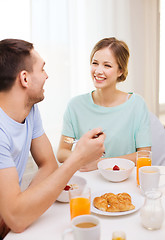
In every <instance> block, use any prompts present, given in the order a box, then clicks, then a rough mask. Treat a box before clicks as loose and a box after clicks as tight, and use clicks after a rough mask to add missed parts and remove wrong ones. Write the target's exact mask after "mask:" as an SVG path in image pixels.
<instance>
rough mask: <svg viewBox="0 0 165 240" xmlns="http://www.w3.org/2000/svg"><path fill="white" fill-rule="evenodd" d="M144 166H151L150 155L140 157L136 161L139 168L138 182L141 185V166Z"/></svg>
mask: <svg viewBox="0 0 165 240" xmlns="http://www.w3.org/2000/svg"><path fill="white" fill-rule="evenodd" d="M143 166H151V158H149V157H139V158H138V159H137V162H136V169H137V175H136V176H137V184H138V185H139V168H140V167H143Z"/></svg>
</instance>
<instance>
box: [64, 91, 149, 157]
mask: <svg viewBox="0 0 165 240" xmlns="http://www.w3.org/2000/svg"><path fill="white" fill-rule="evenodd" d="M96 127H101V128H102V130H104V132H105V134H106V139H105V143H104V145H105V153H106V154H105V157H117V156H122V155H125V154H130V153H133V152H136V148H140V147H149V146H151V132H150V118H149V112H148V109H147V107H146V104H145V102H144V100H143V98H142V97H141V96H139V95H137V94H132V96H131V97H130V98H129V99H128V100H127V101H126V102H124V103H123V104H120V105H118V106H115V107H103V106H99V105H96V104H95V103H94V102H93V98H92V94H91V93H88V94H83V95H80V96H77V97H74V98H73V99H71V101H70V102H69V104H68V106H67V109H66V111H65V114H64V118H63V130H62V135H64V136H69V137H72V138H75V139H79V138H80V137H81V136H82V135H83V134H84V133H86V132H87V131H89V130H90V129H93V128H96Z"/></svg>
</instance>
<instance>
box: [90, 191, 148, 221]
mask: <svg viewBox="0 0 165 240" xmlns="http://www.w3.org/2000/svg"><path fill="white" fill-rule="evenodd" d="M109 192H112V193H115V194H117V193H122V192H123V191H109V190H108V191H105V190H102V191H99V192H95V193H92V195H91V212H93V213H96V214H99V215H106V216H122V215H127V214H131V213H134V212H136V211H137V210H139V209H140V208H141V207H142V205H143V203H144V198H143V197H142V196H141V195H139V194H136V193H132V192H129V191H125V192H127V193H128V194H129V195H130V196H131V199H132V204H133V205H134V206H135V209H133V210H130V211H125V212H104V211H101V210H99V209H97V208H95V207H94V206H93V199H94V198H95V197H100V196H101V195H103V194H105V193H109Z"/></svg>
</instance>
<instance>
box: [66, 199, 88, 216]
mask: <svg viewBox="0 0 165 240" xmlns="http://www.w3.org/2000/svg"><path fill="white" fill-rule="evenodd" d="M84 214H90V199H88V198H83V197H76V198H72V199H71V200H70V215H71V219H72V218H74V217H76V216H79V215H84Z"/></svg>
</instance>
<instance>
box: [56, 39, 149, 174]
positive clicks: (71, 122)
mask: <svg viewBox="0 0 165 240" xmlns="http://www.w3.org/2000/svg"><path fill="white" fill-rule="evenodd" d="M128 59H129V49H128V46H127V45H126V43H125V42H123V41H119V40H117V39H116V38H105V39H102V40H101V41H99V42H98V43H96V45H95V46H94V48H93V50H92V52H91V56H90V64H91V76H92V79H93V83H94V86H95V90H94V91H92V92H91V93H88V94H84V95H80V96H77V97H74V98H73V99H72V100H71V101H70V102H69V104H68V107H67V109H66V112H65V114H64V120H63V130H62V136H61V140H60V144H59V148H58V152H57V158H58V160H59V162H64V161H65V159H66V158H67V157H68V156H69V155H70V154H71V150H72V144H68V143H66V142H65V139H66V137H70V138H73V139H79V138H80V137H81V136H82V135H83V134H84V133H85V132H87V131H88V130H89V129H92V128H94V127H101V128H102V129H103V131H104V132H105V134H106V139H105V155H104V157H105V158H108V157H121V158H127V159H130V160H132V161H134V162H135V161H136V151H138V150H151V139H150V120H149V114H148V110H147V107H146V104H145V102H144V100H143V99H142V97H141V96H139V95H137V94H135V93H126V92H123V91H120V90H118V89H117V83H118V82H122V81H125V79H126V77H127V74H128V69H127V66H128ZM102 159H103V158H101V159H98V160H97V161H95V163H92V164H88V165H86V166H84V167H83V168H81V169H80V171H90V170H94V169H97V163H98V161H100V160H102Z"/></svg>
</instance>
